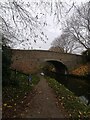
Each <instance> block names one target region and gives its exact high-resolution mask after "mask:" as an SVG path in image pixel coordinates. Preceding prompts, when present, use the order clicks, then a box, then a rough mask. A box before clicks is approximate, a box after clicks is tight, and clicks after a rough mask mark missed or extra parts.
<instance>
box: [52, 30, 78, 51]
mask: <svg viewBox="0 0 90 120" xmlns="http://www.w3.org/2000/svg"><path fill="white" fill-rule="evenodd" d="M51 45H52V46H53V47H60V48H63V49H64V52H65V53H73V52H74V50H76V49H77V48H79V47H80V46H79V45H76V42H75V41H74V38H73V36H71V35H70V34H69V33H65V32H63V33H62V34H61V35H60V36H59V37H57V38H56V39H55V40H54V41H53V42H52V43H51Z"/></svg>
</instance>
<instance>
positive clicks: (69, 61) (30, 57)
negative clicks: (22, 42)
mask: <svg viewBox="0 0 90 120" xmlns="http://www.w3.org/2000/svg"><path fill="white" fill-rule="evenodd" d="M12 53H13V55H12V61H13V63H12V65H11V67H12V68H13V69H16V70H18V71H22V72H24V73H35V72H38V71H39V70H40V68H41V66H42V65H43V64H44V63H46V62H49V63H51V64H53V65H54V66H55V69H56V71H58V72H60V71H61V72H63V73H65V71H66V70H68V71H71V70H73V69H75V68H77V67H79V66H80V64H82V63H83V59H82V56H81V55H75V54H69V53H68V54H67V53H59V52H53V51H46V50H12Z"/></svg>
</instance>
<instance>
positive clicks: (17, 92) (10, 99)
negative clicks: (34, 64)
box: [2, 72, 39, 118]
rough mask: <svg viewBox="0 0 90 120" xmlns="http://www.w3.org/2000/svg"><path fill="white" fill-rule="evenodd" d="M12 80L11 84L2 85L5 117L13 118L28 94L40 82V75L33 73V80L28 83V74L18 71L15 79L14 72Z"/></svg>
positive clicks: (3, 114)
mask: <svg viewBox="0 0 90 120" xmlns="http://www.w3.org/2000/svg"><path fill="white" fill-rule="evenodd" d="M12 81H13V82H12V84H10V85H9V86H4V87H2V117H3V118H12V117H14V116H17V115H18V109H17V108H18V106H19V105H20V106H22V105H23V104H24V100H25V99H26V98H27V96H28V94H30V93H31V92H32V91H33V88H34V86H35V85H36V84H37V83H38V82H39V77H37V76H36V75H32V82H31V83H30V85H28V76H27V75H25V74H23V73H19V72H18V73H17V75H16V79H15V80H14V77H13V73H12ZM19 109H20V108H19Z"/></svg>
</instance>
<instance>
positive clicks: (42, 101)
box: [21, 76, 65, 118]
mask: <svg viewBox="0 0 90 120" xmlns="http://www.w3.org/2000/svg"><path fill="white" fill-rule="evenodd" d="M35 89H36V95H35V96H34V97H33V98H32V100H30V103H29V105H28V107H27V110H26V111H23V113H22V114H21V117H22V118H65V113H63V112H62V108H60V106H58V105H57V103H58V101H57V98H56V95H55V94H54V92H53V90H52V88H50V87H49V86H48V83H47V81H46V79H45V78H44V77H43V76H41V77H40V81H39V83H38V85H37V86H36V88H35Z"/></svg>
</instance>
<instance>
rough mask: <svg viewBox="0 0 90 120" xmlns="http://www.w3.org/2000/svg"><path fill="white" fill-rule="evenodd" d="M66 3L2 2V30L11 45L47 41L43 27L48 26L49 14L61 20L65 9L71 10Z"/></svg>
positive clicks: (0, 13)
mask: <svg viewBox="0 0 90 120" xmlns="http://www.w3.org/2000/svg"><path fill="white" fill-rule="evenodd" d="M64 5H65V6H66V5H67V4H66V3H63V2H61V1H56V0H55V1H54V2H53V1H52V0H50V1H49V2H46V1H43V0H40V1H39V2H31V3H30V2H24V1H22V0H18V1H17V0H12V1H11V0H7V2H0V18H1V19H2V28H0V32H1V33H2V34H3V35H4V36H5V37H6V38H8V39H9V40H10V43H8V44H10V45H12V46H13V45H15V44H17V43H18V44H21V43H22V45H24V42H25V41H27V44H28V43H29V45H31V43H32V41H33V42H35V43H36V42H37V41H38V40H41V41H43V42H45V43H46V40H48V37H47V36H46V35H45V33H44V32H43V27H45V26H47V21H46V19H45V18H46V16H47V14H49V15H53V16H54V17H53V18H54V20H57V22H58V23H59V22H60V19H61V16H62V15H63V14H64V11H65V12H66V11H68V12H69V11H70V8H72V7H73V5H71V6H69V5H68V9H66V8H65V7H64Z"/></svg>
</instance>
